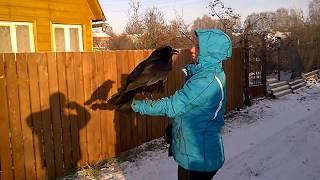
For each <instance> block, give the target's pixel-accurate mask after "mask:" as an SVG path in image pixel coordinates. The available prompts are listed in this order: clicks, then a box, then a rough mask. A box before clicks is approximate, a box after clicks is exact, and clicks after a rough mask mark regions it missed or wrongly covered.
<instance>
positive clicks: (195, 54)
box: [190, 42, 199, 62]
mask: <svg viewBox="0 0 320 180" xmlns="http://www.w3.org/2000/svg"><path fill="white" fill-rule="evenodd" d="M198 52H199V45H198V42H197V43H196V44H195V45H194V46H193V47H192V48H191V49H190V53H191V58H192V61H193V62H196V60H197V57H198Z"/></svg>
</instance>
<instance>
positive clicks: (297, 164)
mask: <svg viewBox="0 0 320 180" xmlns="http://www.w3.org/2000/svg"><path fill="white" fill-rule="evenodd" d="M223 137H224V143H225V156H226V161H225V164H224V166H223V167H222V169H220V170H219V172H218V174H217V175H216V176H215V178H214V179H215V180H233V179H234V180H302V179H303V180H319V179H320V84H312V85H311V86H310V88H302V89H300V90H299V91H298V92H297V93H296V94H290V95H287V96H285V97H282V98H280V99H268V98H266V99H258V100H256V101H255V102H254V105H253V106H251V107H248V108H246V109H243V110H241V111H239V112H233V113H230V114H228V115H227V118H226V125H225V127H224V134H223ZM146 146H149V147H150V146H155V147H156V148H151V149H150V148H147V149H146V148H145V147H146ZM139 149H143V152H142V153H141V150H140V151H138V152H140V153H139V154H138V155H136V157H135V158H134V160H132V159H131V160H130V161H126V162H123V163H121V164H119V165H115V164H114V165H113V166H111V167H107V168H103V169H101V170H100V171H99V177H100V178H101V179H105V180H108V179H121V180H122V179H125V180H163V179H167V180H171V179H173V180H174V179H177V164H176V163H175V162H174V160H173V159H172V158H170V157H167V150H166V148H165V145H164V141H163V139H158V140H154V141H152V142H150V143H146V144H144V145H142V146H141V147H138V148H136V150H133V151H132V152H131V153H132V154H134V153H135V152H137V150H139ZM148 149H149V150H148Z"/></svg>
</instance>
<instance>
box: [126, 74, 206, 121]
mask: <svg viewBox="0 0 320 180" xmlns="http://www.w3.org/2000/svg"><path fill="white" fill-rule="evenodd" d="M200 81H201V80H200ZM211 83H212V82H211ZM208 87H209V85H207V87H201V86H199V84H198V83H197V80H196V79H193V80H192V81H187V82H186V83H185V84H184V86H183V87H182V89H180V90H178V91H176V92H175V93H174V95H172V96H170V97H165V98H162V99H160V100H157V101H151V100H141V101H138V100H133V101H132V103H131V108H132V110H133V111H135V112H137V113H140V114H143V115H150V116H167V117H170V118H174V117H176V116H178V115H180V114H183V113H185V112H187V111H189V110H190V109H191V108H192V104H194V103H195V102H196V101H197V98H198V97H199V96H200V94H201V93H202V92H204V91H205V90H206V88H208Z"/></svg>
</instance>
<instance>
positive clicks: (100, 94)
mask: <svg viewBox="0 0 320 180" xmlns="http://www.w3.org/2000/svg"><path fill="white" fill-rule="evenodd" d="M114 83H115V82H114V81H112V80H107V81H105V82H104V83H102V84H101V85H100V86H99V87H98V88H97V89H96V90H94V91H93V93H92V95H91V97H90V99H88V100H87V101H85V102H84V105H86V106H90V107H91V109H93V110H97V109H101V110H113V109H114V108H115V107H113V106H112V105H110V104H108V103H107V100H108V94H109V91H110V90H111V88H112V84H114Z"/></svg>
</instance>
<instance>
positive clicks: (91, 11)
mask: <svg viewBox="0 0 320 180" xmlns="http://www.w3.org/2000/svg"><path fill="white" fill-rule="evenodd" d="M99 20H105V17H104V14H103V11H102V9H101V7H100V4H99V2H98V0H0V53H7V52H15V53H17V52H43V51H53V52H74V51H92V48H93V39H92V27H91V24H92V21H99Z"/></svg>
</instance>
